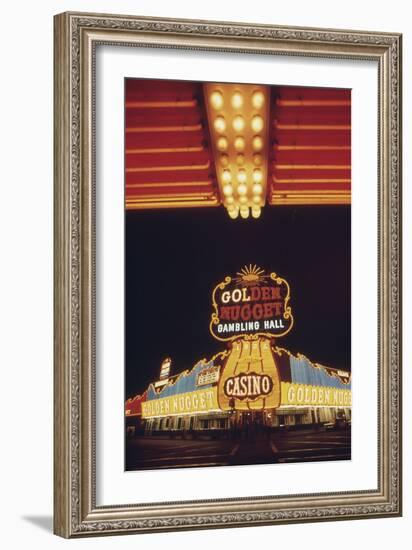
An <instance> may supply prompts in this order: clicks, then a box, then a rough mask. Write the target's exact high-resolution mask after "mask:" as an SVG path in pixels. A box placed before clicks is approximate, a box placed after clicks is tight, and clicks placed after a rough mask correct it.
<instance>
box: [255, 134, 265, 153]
mask: <svg viewBox="0 0 412 550" xmlns="http://www.w3.org/2000/svg"><path fill="white" fill-rule="evenodd" d="M252 147H253V149H254V150H255V151H261V150H262V149H263V139H262V138H261V137H260V136H255V137H254V138H253V140H252Z"/></svg>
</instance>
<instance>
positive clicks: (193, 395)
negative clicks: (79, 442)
mask: <svg viewBox="0 0 412 550" xmlns="http://www.w3.org/2000/svg"><path fill="white" fill-rule="evenodd" d="M169 361H170V360H169ZM169 365H170V362H169ZM162 372H163V378H160V379H159V380H157V381H153V383H151V384H150V385H149V387H148V388H147V389H146V390H145V391H144V392H143V393H142V394H141V395H136V396H135V397H133V398H130V399H128V400H127V401H126V403H125V415H126V430H127V434H128V435H133V434H134V433H141V434H143V433H144V434H145V435H148V436H150V435H161V434H163V435H169V436H177V435H178V434H181V435H182V436H188V437H190V436H193V437H197V436H200V435H202V434H203V435H206V434H209V435H215V436H218V437H219V436H223V437H224V436H227V435H228V434H230V433H232V432H237V431H239V432H242V433H243V432H247V431H248V430H249V429H250V430H255V429H266V430H271V429H273V430H277V429H293V427H295V426H300V427H304V426H327V427H333V426H337V427H339V426H341V425H345V424H347V423H348V422H349V421H350V419H351V376H350V373H349V372H347V371H343V370H338V369H334V368H329V367H326V366H323V365H320V364H317V363H312V362H311V361H310V360H309V359H307V358H306V357H305V356H303V355H300V354H298V355H293V354H292V353H290V352H289V351H287V350H285V349H283V348H280V347H276V346H274V345H273V344H272V343H271V341H270V340H269V339H267V338H257V339H254V340H251V341H248V340H247V339H241V340H236V341H234V342H232V344H231V345H230V346H229V348H228V349H227V350H225V351H223V352H221V353H219V354H217V355H216V356H214V357H213V358H212V359H211V360H201V361H199V362H198V363H197V364H196V365H195V366H194V367H193V368H192V369H191V370H185V371H183V372H181V373H179V374H175V375H173V376H170V375H169V376H167V377H165V375H164V368H163V369H162Z"/></svg>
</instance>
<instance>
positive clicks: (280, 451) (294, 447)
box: [126, 428, 351, 470]
mask: <svg viewBox="0 0 412 550" xmlns="http://www.w3.org/2000/svg"><path fill="white" fill-rule="evenodd" d="M350 443H351V436H350V429H348V428H346V429H343V430H330V431H315V430H296V431H290V432H277V433H275V434H272V435H271V436H270V437H268V436H264V435H263V434H260V435H258V436H255V437H250V438H248V439H240V440H239V439H238V440H226V439H223V440H220V439H217V440H214V439H212V440H202V439H169V438H163V437H135V438H130V439H127V440H126V470H147V469H159V468H188V467H192V468H193V467H203V466H229V465H240V464H243V465H244V464H271V463H285V462H287V463H290V462H313V461H325V460H348V459H350V457H351V454H350Z"/></svg>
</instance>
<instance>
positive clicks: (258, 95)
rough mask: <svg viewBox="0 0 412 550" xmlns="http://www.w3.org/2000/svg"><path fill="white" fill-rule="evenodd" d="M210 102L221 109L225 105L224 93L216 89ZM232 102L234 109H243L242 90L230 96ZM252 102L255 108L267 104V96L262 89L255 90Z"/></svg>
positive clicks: (211, 95)
mask: <svg viewBox="0 0 412 550" xmlns="http://www.w3.org/2000/svg"><path fill="white" fill-rule="evenodd" d="M210 104H211V105H212V107H213V108H214V109H216V110H217V111H220V110H221V109H223V107H224V106H225V100H224V97H223V94H222V93H221V92H219V90H215V91H214V92H212V93H211V94H210ZM230 104H231V105H232V107H233V109H241V108H242V107H243V105H244V98H243V95H242V94H241V93H240V92H234V93H233V94H232V97H231V98H230ZM251 104H252V107H254V108H255V109H261V108H262V107H263V105H264V104H265V96H264V94H263V93H262V92H261V91H260V90H256V91H254V92H253V94H252V97H251Z"/></svg>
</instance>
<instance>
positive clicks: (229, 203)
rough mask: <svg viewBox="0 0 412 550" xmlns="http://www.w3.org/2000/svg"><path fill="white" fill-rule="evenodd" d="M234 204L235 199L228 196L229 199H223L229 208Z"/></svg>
mask: <svg viewBox="0 0 412 550" xmlns="http://www.w3.org/2000/svg"><path fill="white" fill-rule="evenodd" d="M234 202H235V199H234V198H233V197H230V196H229V197H226V199H225V203H226V204H228V205H230V206H232V205H233V203H234Z"/></svg>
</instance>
